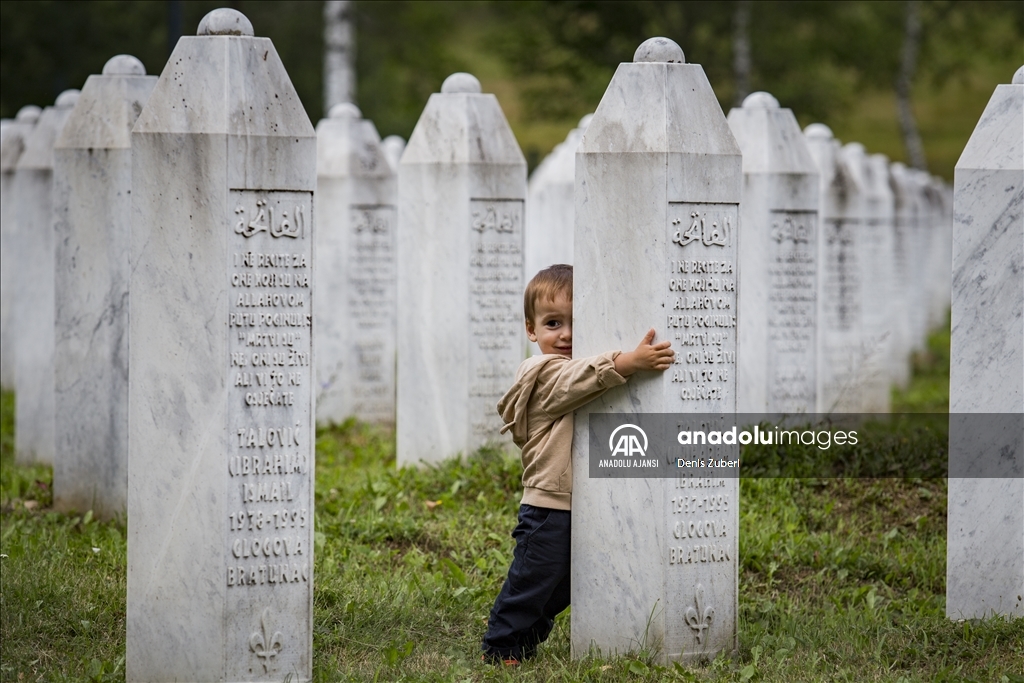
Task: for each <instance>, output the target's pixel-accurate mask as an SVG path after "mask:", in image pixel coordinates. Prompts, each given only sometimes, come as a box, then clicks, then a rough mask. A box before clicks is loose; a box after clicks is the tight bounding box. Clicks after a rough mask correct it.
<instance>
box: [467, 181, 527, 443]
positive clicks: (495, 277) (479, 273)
mask: <svg viewBox="0 0 1024 683" xmlns="http://www.w3.org/2000/svg"><path fill="white" fill-rule="evenodd" d="M470 216H471V220H470V229H471V237H470V257H469V335H470V340H469V368H468V369H469V395H470V411H469V414H470V427H471V435H472V436H471V438H472V440H473V441H474V442H476V443H478V444H482V443H484V442H486V441H489V440H493V439H497V438H498V436H499V429H500V428H501V426H502V421H501V418H500V417H499V416H498V414H497V412H496V411H495V409H494V406H495V405H496V404H497V402H498V399H500V398H501V397H502V395H504V393H505V391H506V390H507V389H508V387H509V386H511V384H512V381H513V379H514V377H515V371H516V368H517V367H518V366H519V362H520V361H521V360H522V357H523V353H524V344H523V311H522V300H523V202H522V200H519V199H514V200H513V199H474V200H472V201H471V202H470Z"/></svg>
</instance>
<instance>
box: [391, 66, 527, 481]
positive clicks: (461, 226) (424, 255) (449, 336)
mask: <svg viewBox="0 0 1024 683" xmlns="http://www.w3.org/2000/svg"><path fill="white" fill-rule="evenodd" d="M463 76H468V78H469V79H472V80H473V81H475V80H476V79H474V78H473V77H472V76H469V75H468V74H463ZM449 78H450V79H452V78H455V75H453V76H451V77H449ZM471 90H472V89H471ZM398 187H399V200H398V202H399V206H398V238H397V239H398V273H399V276H398V399H397V404H398V406H397V420H398V423H397V449H398V458H397V459H398V466H399V467H402V466H404V465H417V464H419V463H421V462H434V461H438V460H442V459H444V458H450V457H452V456H454V455H456V454H458V453H463V454H467V455H468V454H470V453H472V452H473V451H475V450H476V449H477V448H479V447H480V446H482V445H484V444H485V443H488V442H493V443H499V444H502V445H510V444H511V440H510V438H509V437H508V436H507V435H500V434H499V433H498V430H499V429H500V427H501V419H500V417H499V416H498V414H497V409H496V406H497V402H498V400H499V399H500V398H501V396H502V395H503V394H504V393H505V391H507V390H508V388H509V387H510V386H512V382H513V379H514V377H515V372H516V368H517V367H518V365H519V363H520V362H521V360H522V359H523V357H524V356H525V351H526V337H525V331H524V327H523V311H522V296H523V295H522V292H523V287H524V282H523V262H522V258H523V213H524V211H523V204H524V201H525V199H526V161H525V159H524V158H523V155H522V152H521V151H520V149H519V145H518V143H517V142H516V139H515V136H514V135H513V134H512V130H511V128H510V127H509V125H508V121H507V120H506V119H505V115H504V113H502V111H501V106H500V105H499V104H498V100H497V98H495V97H494V95H491V94H481V93H480V92H479V84H477V85H476V87H475V92H471V91H467V90H462V91H457V92H444V88H442V92H441V93H435V94H433V95H431V96H430V99H429V100H428V102H427V106H426V108H425V109H424V110H423V113H422V114H421V116H420V118H419V121H418V122H417V123H416V127H415V129H414V130H413V132H412V136H411V137H410V138H409V144H408V145H407V146H406V148H405V152H404V153H403V154H402V160H401V163H400V164H399V171H398Z"/></svg>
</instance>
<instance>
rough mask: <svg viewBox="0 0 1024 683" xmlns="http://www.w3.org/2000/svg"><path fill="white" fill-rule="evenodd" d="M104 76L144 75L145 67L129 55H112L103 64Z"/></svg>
mask: <svg viewBox="0 0 1024 683" xmlns="http://www.w3.org/2000/svg"><path fill="white" fill-rule="evenodd" d="M103 75H104V76H145V75H146V67H145V66H143V64H142V62H141V61H139V59H138V58H136V57H132V56H131V55H114V56H113V57H111V58H110V59H108V60H107V63H106V64H104V65H103Z"/></svg>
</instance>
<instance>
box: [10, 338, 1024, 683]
mask: <svg viewBox="0 0 1024 683" xmlns="http://www.w3.org/2000/svg"><path fill="white" fill-rule="evenodd" d="M943 344H945V345H946V346H945V347H944V346H943ZM943 348H945V349H946V351H945V355H943ZM944 359H946V360H944ZM944 362H945V363H946V364H945V368H947V370H946V372H947V375H946V376H947V378H948V332H946V333H945V334H944V335H943V334H941V333H940V334H939V335H933V337H932V339H931V341H930V344H929V353H928V354H927V355H922V356H920V357H919V359H918V361H917V362H916V364H915V378H914V380H913V382H912V383H911V385H910V387H909V388H908V389H907V390H906V391H905V392H901V393H899V394H897V395H896V398H898V401H897V403H898V404H899V405H900V409H901V410H905V409H907V408H917V409H924V410H932V409H934V408H935V407H936V406H937V405H939V404H940V403H941V401H940V398H943V397H942V396H941V395H940V394H941V393H942V392H941V391H940V388H941V386H942V382H941V377H942V373H943V363H944ZM945 386H947V387H948V380H947V382H946V385H945ZM947 395H948V390H947ZM12 414H13V405H12V397H11V396H10V394H5V395H4V396H3V415H2V418H3V432H2V460H0V464H2V471H0V506H2V511H3V512H2V521H0V553H2V554H3V555H5V557H3V558H2V560H0V561H2V563H3V564H2V574H0V581H2V584H0V680H2V681H12V682H13V681H37V680H40V681H65V680H66V681H120V680H123V679H124V637H125V635H124V629H125V625H124V624H125V621H124V605H125V596H124V592H125V555H126V548H125V528H124V526H123V524H120V523H116V522H115V523H103V522H97V521H96V520H93V519H92V518H91V515H89V514H88V513H86V514H85V515H61V514H58V513H56V512H53V511H51V510H50V509H49V504H50V499H49V483H50V474H49V471H48V470H46V469H44V468H31V469H30V468H23V467H20V466H16V465H14V464H13V453H12V445H13V444H12V434H13V429H12V424H11V420H12ZM891 429H893V430H894V431H895V432H896V433H903V434H904V436H907V437H908V440H910V441H912V440H913V439H914V438H918V439H921V438H925V439H927V438H931V439H933V441H932V442H929V441H927V440H924V441H919V442H916V443H918V445H917V446H914V447H915V448H931V447H935V442H934V437H915V436H914V435H913V434H909V435H908V434H906V433H905V430H906V429H907V428H906V427H901V426H899V425H896V426H895V427H891ZM900 430H904V432H900ZM929 444H931V445H929ZM394 463H395V459H394V438H393V435H392V434H391V433H390V432H388V431H384V430H380V429H376V428H373V427H370V426H367V425H362V424H357V423H353V422H350V423H346V424H345V425H341V426H335V427H331V428H328V429H323V430H321V431H320V433H319V435H318V440H317V473H316V474H317V479H316V527H315V543H316V590H315V598H314V603H315V604H314V629H315V633H314V678H315V680H317V681H336V680H355V681H398V680H408V681H464V680H470V681H506V680H508V681H518V680H523V681H552V680H554V681H662V680H675V681H785V682H787V683H789V682H791V681H892V682H897V681H972V680H973V681H979V682H980V681H1004V682H1006V683H1010V682H1019V681H1024V670H1022V669H1024V667H1022V662H1024V620H1021V619H1018V620H1014V621H1008V620H1003V619H992V620H985V621H969V622H961V623H958V622H953V621H950V620H948V619H946V617H945V614H944V592H945V543H946V530H945V519H946V485H945V480H944V479H938V478H911V477H906V478H881V479H866V478H804V479H795V478H762V479H743V480H742V481H741V494H742V501H743V502H742V507H741V518H740V561H741V565H740V642H741V648H740V654H739V657H738V658H737V659H735V660H734V659H729V658H725V657H722V658H719V659H716V660H714V661H712V662H709V663H707V664H705V665H703V666H700V667H695V668H692V669H688V668H684V667H679V666H673V667H660V666H657V665H655V664H654V663H653V661H654V660H653V658H652V657H651V654H652V653H650V652H644V651H638V652H636V653H634V654H632V655H629V656H622V657H618V658H613V659H597V658H586V659H581V660H572V659H571V658H570V653H569V639H568V618H567V617H568V615H567V614H563V615H562V616H561V617H559V620H558V622H557V625H556V628H555V631H554V633H553V634H552V637H551V639H550V640H549V641H548V642H547V643H546V644H545V645H544V646H543V647H542V648H541V653H540V655H539V656H538V658H537V659H536V660H533V661H531V662H529V663H528V664H526V665H524V666H523V667H521V668H519V669H518V670H505V669H500V668H492V667H489V666H486V665H483V664H481V663H480V662H479V650H478V647H479V639H480V637H481V635H482V634H483V631H484V626H485V621H486V618H487V613H488V611H489V609H490V606H491V602H492V601H493V599H494V596H495V595H496V594H497V592H498V589H499V587H500V585H501V581H502V580H503V577H504V572H505V570H506V569H507V567H508V562H509V559H510V557H511V551H512V547H513V541H512V539H511V538H510V537H509V532H510V530H511V528H512V526H513V524H514V519H515V512H516V509H517V507H518V499H519V496H520V491H521V488H520V484H519V477H520V471H519V463H518V461H517V460H516V459H515V458H511V457H509V456H507V455H505V454H502V453H500V452H495V451H486V450H485V451H481V452H480V453H477V454H475V455H474V457H472V458H470V459H466V460H464V461H461V462H460V461H456V460H453V461H448V462H445V463H442V464H440V465H437V466H435V467H430V468H427V469H424V470H396V469H395V466H394Z"/></svg>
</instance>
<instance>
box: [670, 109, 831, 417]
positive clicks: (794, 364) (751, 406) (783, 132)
mask: <svg viewBox="0 0 1024 683" xmlns="http://www.w3.org/2000/svg"><path fill="white" fill-rule="evenodd" d="M728 120H729V127H730V128H731V129H732V132H733V135H735V136H736V142H737V143H738V144H739V146H740V150H741V151H742V152H743V200H742V202H741V203H740V223H741V224H742V225H743V234H742V238H741V239H740V240H739V244H738V248H739V278H740V279H739V289H740V292H741V294H740V295H739V297H738V298H739V301H738V305H739V313H738V319H739V327H738V328H737V335H738V349H737V352H736V353H737V358H738V363H739V367H738V369H737V378H736V387H737V389H736V390H737V397H736V410H737V411H738V412H740V413H813V412H814V411H815V408H816V407H817V396H816V393H817V367H816V360H815V357H816V353H817V348H816V346H817V317H818V315H817V294H818V198H819V194H820V189H819V187H818V183H819V180H818V167H817V165H815V163H814V159H812V158H811V154H810V152H809V151H808V149H807V143H806V142H805V141H804V136H803V135H802V134H801V132H800V126H799V125H798V124H797V122H796V117H795V116H793V112H792V110H790V109H780V108H779V102H778V100H776V99H775V98H774V97H772V96H771V95H770V94H768V93H766V92H756V93H753V94H751V95H748V96H747V97H746V99H744V100H743V106H742V108H736V109H733V110H732V111H730V112H729V119H728ZM708 293H709V292H706V291H700V290H698V291H695V292H691V293H690V294H691V295H694V296H702V295H706V294H708Z"/></svg>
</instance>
